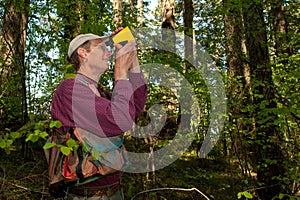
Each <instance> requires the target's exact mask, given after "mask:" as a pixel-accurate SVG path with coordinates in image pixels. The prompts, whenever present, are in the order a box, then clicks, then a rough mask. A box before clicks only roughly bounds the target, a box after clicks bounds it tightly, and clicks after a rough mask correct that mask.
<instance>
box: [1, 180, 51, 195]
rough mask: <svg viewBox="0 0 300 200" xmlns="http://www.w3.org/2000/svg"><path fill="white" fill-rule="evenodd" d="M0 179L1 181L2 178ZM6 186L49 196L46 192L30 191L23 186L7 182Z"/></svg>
mask: <svg viewBox="0 0 300 200" xmlns="http://www.w3.org/2000/svg"><path fill="white" fill-rule="evenodd" d="M0 179H2V178H0ZM3 181H4V179H3ZM7 184H9V185H12V186H14V187H16V188H19V189H22V190H26V191H29V192H34V193H38V194H42V195H49V193H47V192H41V191H36V190H32V189H29V188H26V187H24V186H21V185H17V184H15V183H10V182H7Z"/></svg>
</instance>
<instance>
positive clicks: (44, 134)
mask: <svg viewBox="0 0 300 200" xmlns="http://www.w3.org/2000/svg"><path fill="white" fill-rule="evenodd" d="M48 135H49V134H48V133H46V132H45V131H43V132H40V134H39V136H40V137H41V138H43V139H45V138H46V137H48Z"/></svg>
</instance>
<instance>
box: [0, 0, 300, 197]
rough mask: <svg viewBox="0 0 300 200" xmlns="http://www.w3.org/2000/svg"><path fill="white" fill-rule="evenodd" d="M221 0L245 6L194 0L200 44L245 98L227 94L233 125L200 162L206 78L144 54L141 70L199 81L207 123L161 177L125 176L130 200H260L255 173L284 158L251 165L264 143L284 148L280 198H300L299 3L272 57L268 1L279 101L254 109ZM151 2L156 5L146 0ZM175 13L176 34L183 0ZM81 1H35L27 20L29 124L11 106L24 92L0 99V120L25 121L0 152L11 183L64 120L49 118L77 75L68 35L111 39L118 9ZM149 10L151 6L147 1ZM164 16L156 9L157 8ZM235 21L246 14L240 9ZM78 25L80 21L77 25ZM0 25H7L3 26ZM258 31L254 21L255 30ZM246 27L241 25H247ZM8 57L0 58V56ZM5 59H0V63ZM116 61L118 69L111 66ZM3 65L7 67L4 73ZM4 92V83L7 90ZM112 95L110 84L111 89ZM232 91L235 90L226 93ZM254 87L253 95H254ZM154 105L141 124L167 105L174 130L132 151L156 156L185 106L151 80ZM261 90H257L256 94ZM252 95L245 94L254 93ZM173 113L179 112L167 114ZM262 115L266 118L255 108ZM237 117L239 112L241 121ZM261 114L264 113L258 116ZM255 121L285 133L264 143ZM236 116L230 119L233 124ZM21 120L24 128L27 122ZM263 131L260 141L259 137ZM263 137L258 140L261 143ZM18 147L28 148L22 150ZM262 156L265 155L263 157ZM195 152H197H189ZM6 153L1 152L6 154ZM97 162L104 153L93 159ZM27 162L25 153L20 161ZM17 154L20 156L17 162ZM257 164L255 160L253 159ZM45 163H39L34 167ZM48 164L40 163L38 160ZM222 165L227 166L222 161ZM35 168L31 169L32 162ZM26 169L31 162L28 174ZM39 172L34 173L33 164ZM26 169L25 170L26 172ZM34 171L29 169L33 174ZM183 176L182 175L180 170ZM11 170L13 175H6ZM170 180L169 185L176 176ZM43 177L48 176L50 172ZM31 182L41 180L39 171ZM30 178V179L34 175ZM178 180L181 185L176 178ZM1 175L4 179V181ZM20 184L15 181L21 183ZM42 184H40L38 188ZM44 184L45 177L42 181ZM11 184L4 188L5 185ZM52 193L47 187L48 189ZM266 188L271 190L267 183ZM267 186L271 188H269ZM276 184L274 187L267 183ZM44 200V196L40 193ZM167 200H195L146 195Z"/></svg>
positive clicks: (128, 14) (133, 142) (0, 144)
mask: <svg viewBox="0 0 300 200" xmlns="http://www.w3.org/2000/svg"><path fill="white" fill-rule="evenodd" d="M222 2H229V3H231V4H229V5H230V6H229V7H230V8H233V6H234V8H237V10H242V7H241V6H243V5H242V3H241V2H240V1H236V0H232V1H220V0H213V1H208V2H205V1H200V0H197V1H195V2H194V4H195V8H194V9H195V16H194V30H195V38H196V42H197V43H198V44H201V45H202V47H203V49H205V51H207V52H208V53H209V55H211V57H212V58H213V61H214V63H215V64H216V65H217V68H218V70H219V71H220V73H221V74H222V76H223V77H224V82H226V84H227V85H228V86H229V83H230V81H232V82H233V83H234V84H233V86H234V87H233V90H234V91H238V90H239V89H240V88H241V90H240V93H237V94H235V95H232V96H228V99H230V101H229V102H228V108H230V109H229V110H228V113H227V119H228V123H226V127H225V129H224V131H223V133H222V136H221V138H220V140H219V142H218V143H217V145H216V146H215V147H214V149H213V151H212V152H210V154H209V157H208V158H205V159H203V160H201V159H199V158H197V155H196V154H197V151H198V150H199V147H200V146H201V144H202V141H203V138H204V136H205V134H206V131H207V128H208V126H209V123H210V109H211V104H210V96H209V91H208V89H207V86H206V85H205V82H204V80H203V77H201V75H200V73H199V72H198V71H197V70H196V69H195V68H193V67H191V68H188V70H186V71H185V69H184V66H185V64H186V63H185V62H184V60H182V59H181V58H179V57H178V56H176V55H173V54H170V53H167V52H162V51H158V50H156V49H147V50H144V51H139V52H138V53H139V58H140V62H141V64H148V63H160V64H163V65H166V66H169V67H172V68H174V69H175V70H176V71H178V72H179V73H180V74H182V75H183V76H184V77H185V78H186V79H187V80H188V81H189V83H190V84H191V85H192V87H193V90H194V92H195V94H196V96H197V101H198V103H199V106H200V113H199V115H201V119H200V122H199V124H197V125H195V126H196V128H195V130H196V131H195V139H194V142H193V145H192V146H191V147H190V149H189V152H187V155H185V156H183V157H182V158H181V159H180V160H178V161H176V162H175V163H173V164H172V165H171V166H168V167H167V168H165V169H162V170H161V171H157V172H153V173H152V174H151V173H148V174H126V175H125V177H124V179H125V182H128V187H127V188H126V195H127V197H132V196H133V195H134V194H136V193H137V192H140V189H141V188H142V189H149V188H154V187H161V186H165V187H167V186H170V185H172V186H174V187H185V188H190V187H197V188H201V189H202V191H205V193H206V194H209V195H210V198H211V199H234V198H238V199H242V198H248V199H255V198H257V191H258V190H259V188H260V187H259V186H260V184H261V183H257V181H256V179H257V176H256V175H257V171H258V170H259V168H257V166H258V167H260V168H266V169H268V167H269V166H270V165H273V164H276V163H278V160H276V159H275V158H271V157H268V156H267V157H266V158H264V160H263V162H262V163H259V165H257V166H256V168H255V163H252V162H251V160H253V158H252V157H251V156H253V148H255V147H258V146H260V145H262V144H265V145H262V147H263V148H266V147H267V146H266V145H269V144H273V143H278V144H280V145H279V146H278V148H280V150H282V152H283V153H284V159H283V160H282V164H283V166H284V168H285V173H284V174H282V175H280V176H276V177H273V179H276V180H280V181H281V182H282V183H283V186H282V190H281V191H278V195H277V197H274V198H275V199H276V198H277V199H296V198H298V197H297V196H296V195H299V190H300V178H299V173H300V172H299V165H300V154H299V151H300V138H299V131H300V126H299V124H300V109H299V105H300V102H299V101H300V99H299V97H300V95H299V91H300V88H299V87H300V85H299V75H300V71H299V69H300V68H299V66H300V54H299V49H300V46H299V44H300V37H299V2H297V1H286V2H285V4H284V5H285V17H286V20H287V22H288V26H289V32H288V33H287V34H286V35H283V37H284V38H287V41H288V42H287V43H286V44H285V45H284V46H283V49H282V51H281V52H279V53H278V52H277V51H275V49H276V46H275V43H276V40H275V35H276V34H275V32H274V30H275V29H274V26H275V25H274V19H273V18H272V12H271V10H272V8H274V6H275V5H277V3H278V2H279V1H276V0H272V1H264V2H263V1H261V2H263V8H264V15H263V17H264V19H265V22H266V24H265V25H266V30H267V32H266V34H267V37H268V43H267V44H264V45H266V46H267V47H268V49H269V54H270V55H269V59H270V64H271V67H272V68H271V69H272V81H273V83H274V86H275V97H274V99H272V102H271V101H268V100H263V101H261V102H260V103H259V104H257V105H254V104H253V101H252V100H253V98H258V97H262V96H261V94H259V93H256V91H254V90H253V91H251V90H248V88H246V87H244V85H243V83H242V80H243V78H244V77H243V75H241V77H239V76H234V77H231V75H230V74H228V73H227V71H228V68H227V67H228V63H227V60H226V59H227V58H228V52H227V51H226V42H227V41H226V40H227V38H226V37H225V34H224V15H225V14H226V12H227V10H226V8H225V7H224V4H222ZM144 3H149V2H147V1H146V2H144ZM177 4H178V5H177V7H176V16H178V18H177V19H176V23H177V30H178V31H182V30H183V29H184V27H183V25H182V21H183V20H182V17H180V16H181V15H182V10H181V8H182V6H180V5H182V1H177ZM75 5H80V6H81V7H80V9H82V10H81V12H78V13H76V12H75V10H76V9H70V6H74V2H72V1H69V0H50V1H39V0H32V1H30V9H29V10H30V14H29V23H28V27H27V30H26V31H27V38H26V57H25V66H26V69H25V70H26V90H27V94H26V95H27V103H28V108H27V112H28V116H29V118H28V119H27V121H26V122H25V123H24V124H25V125H23V124H22V122H21V121H22V120H21V119H20V118H19V116H21V115H22V114H21V111H20V110H17V109H16V108H14V105H15V104H16V102H19V99H18V96H11V97H10V101H9V102H8V101H6V100H5V99H3V98H1V103H2V104H3V105H5V108H7V109H8V110H9V111H10V112H8V113H9V115H5V116H4V115H3V116H2V112H1V109H0V114H1V118H3V119H9V120H13V119H15V124H17V125H20V127H18V128H17V129H16V127H15V126H12V125H11V124H0V126H1V127H0V153H1V159H2V158H3V159H2V160H1V162H0V166H1V169H2V171H1V173H0V175H1V176H0V178H2V179H3V178H7V175H6V174H5V171H9V169H10V168H14V167H13V165H14V163H17V162H18V161H19V160H18V159H17V155H18V152H21V154H23V155H24V154H28V150H29V149H32V148H33V149H34V148H37V150H35V152H39V151H41V149H42V147H43V145H44V142H45V139H46V138H47V137H48V136H49V134H50V133H51V131H52V129H53V128H54V127H59V126H60V124H59V122H53V121H51V118H50V105H51V99H52V96H53V93H54V91H55V88H56V87H57V85H58V84H59V82H60V81H61V80H62V79H65V78H69V77H71V76H73V73H74V70H73V68H72V67H71V66H70V65H68V64H67V63H66V59H65V57H66V52H67V45H68V43H69V42H70V38H69V37H67V36H68V35H67V30H66V29H67V28H66V27H68V26H70V25H72V23H76V24H77V25H78V27H79V32H81V33H85V32H93V33H97V34H99V35H104V34H109V33H110V32H111V31H112V30H114V28H115V27H114V22H113V16H112V15H113V12H112V4H111V2H110V1H107V0H104V1H99V0H96V1H82V0H76V1H75ZM145 5H147V4H145ZM0 6H1V9H0V16H1V17H2V16H3V6H4V3H0ZM123 8H124V9H123V10H122V14H123V17H124V19H126V20H123V21H124V24H123V25H124V26H130V27H137V26H138V22H137V20H136V15H137V12H138V10H137V8H136V7H135V6H133V7H132V5H131V4H130V3H129V2H127V1H126V2H125V1H124V2H123ZM157 10H158V8H157ZM157 10H156V12H155V16H156V18H154V19H151V21H147V20H146V21H145V22H144V26H148V25H150V24H151V23H152V24H155V25H160V22H159V20H160V14H159V12H158V11H157ZM147 13H149V10H148V7H147V6H145V8H144V15H146V14H147ZM233 16H234V18H238V17H240V15H237V14H235V13H233ZM70 18H73V20H74V21H75V22H73V21H72V22H70V21H69V20H68V19H70ZM78 18H79V19H81V20H77V19H78ZM0 22H2V21H0ZM252 25H253V24H252ZM243 28H244V27H242V29H243ZM246 54H247V53H244V54H242V55H238V57H239V58H241V59H242V60H243V62H244V63H246V64H248V63H249V62H250V61H251V60H249V57H248V56H247V55H246ZM0 57H1V56H0ZM2 59H3V58H2V57H1V59H0V60H2ZM111 65H113V63H111ZM1 70H2V66H0V72H2V71H1ZM112 77H113V76H112V72H111V71H109V72H108V73H106V74H105V75H104V76H103V77H102V79H101V83H103V84H104V85H109V86H112V81H113V78H112ZM18 81H19V79H15V80H13V81H11V82H7V83H5V87H6V88H7V89H8V90H9V89H12V88H13V86H14V85H15V84H16V83H18ZM253 86H262V87H263V88H267V86H268V85H266V83H264V82H262V81H258V80H252V87H253ZM1 88H2V87H1ZM107 89H109V90H111V89H112V88H111V87H110V88H107ZM228 90H229V89H228ZM249 91H250V92H249ZM1 92H2V91H1ZM148 92H149V94H148V99H147V105H146V108H145V112H144V115H143V116H141V117H140V118H139V119H137V124H140V125H147V124H148V123H149V116H148V114H147V110H148V109H150V108H151V107H152V106H153V105H155V104H160V105H163V109H165V110H166V113H167V119H168V121H167V122H168V124H167V125H166V126H165V127H164V128H163V129H162V130H161V131H160V132H159V133H158V134H157V135H155V136H153V137H152V138H151V140H150V139H149V140H140V139H136V138H130V137H129V138H128V141H127V142H128V143H129V144H128V149H129V150H132V151H135V152H149V150H150V149H152V150H156V149H159V148H162V147H164V146H165V145H167V144H169V143H170V141H171V140H172V139H173V137H174V135H175V134H176V133H177V131H178V128H177V127H178V119H179V117H180V112H179V111H180V108H179V104H178V99H177V97H176V95H175V94H174V93H173V92H172V91H171V90H169V89H168V88H166V87H162V86H161V85H158V84H155V83H151V84H149V87H148ZM227 92H228V95H231V93H230V91H227ZM253 92H254V93H253ZM247 93H248V94H247ZM274 102H275V104H276V106H275V107H272V108H270V107H269V106H270V104H271V103H274ZM170 108H172V109H170ZM256 109H259V110H260V112H259V113H258V112H256V111H257V110H256ZM237 113H238V115H237ZM254 114H258V115H254ZM254 116H256V117H258V118H259V120H257V121H255V122H256V126H259V127H260V128H263V126H266V127H271V126H273V127H276V130H277V132H278V133H279V134H280V136H281V137H278V138H280V140H278V138H277V137H268V138H266V135H267V134H265V133H256V132H255V128H257V127H254V126H253V124H254ZM231 119H233V120H232V121H231V122H232V123H231V122H230V123H229V120H231ZM21 124H22V125H21ZM259 134H261V135H259ZM258 136H259V137H261V138H260V139H258V138H259V137H258ZM55 145H56V144H53V143H47V144H45V145H44V148H51V147H52V146H55ZM77 145H78V144H77V143H76V142H75V141H73V140H69V141H68V142H67V144H66V146H64V145H62V146H60V148H61V151H62V152H63V153H64V154H66V155H67V154H69V153H70V151H71V150H73V149H74V148H77ZM20 147H22V148H21V149H20ZM261 152H262V151H261ZM94 153H95V154H97V152H94ZM189 153H190V154H189ZM2 154H3V155H4V156H2ZM7 154H10V155H13V156H16V157H15V159H17V161H15V160H13V159H14V158H12V157H8V155H7ZM96 156H97V155H96ZM20 157H21V156H20ZM42 157H43V155H39V156H38V157H36V158H35V159H36V160H35V162H33V163H32V162H28V163H26V162H24V163H23V164H22V166H20V167H19V168H18V171H25V172H26V171H27V170H29V171H30V168H32V169H35V167H38V166H35V165H34V164H35V163H36V162H37V163H39V162H43V161H44V162H45V160H43V159H41V158H42ZM5 158H8V159H9V162H10V161H11V163H9V162H6V161H4V160H5ZM18 158H19V157H18ZM255 159H257V158H254V160H255ZM37 160H39V161H37ZM41 160H43V161H41ZM224 160H225V161H224ZM26 165H28V167H27V166H26ZM24 166H26V167H25V168H26V169H25V170H24ZM32 166H34V167H32ZM41 166H43V168H42V169H39V170H38V171H39V172H40V170H41V171H44V170H46V164H45V163H43V164H42V165H41ZM25 172H24V173H25ZM30 172H32V171H30ZM178 172H180V173H178ZM11 174H13V173H12V172H11V171H9V175H11ZM13 175H14V176H12V178H11V179H8V178H7V179H6V180H9V182H5V181H6V180H5V181H4V182H5V183H7V184H8V183H10V184H11V183H13V184H15V185H17V184H19V183H20V184H23V183H26V184H28V182H27V181H26V182H22V180H23V179H26V180H27V178H24V177H26V176H25V175H24V174H20V177H16V176H17V175H18V174H13ZM170 175H171V177H172V180H171V179H170ZM45 176H46V175H45ZM32 177H35V175H33V176H32ZM32 177H28V179H32ZM174 177H175V180H174ZM2 179H1V180H2ZM14 179H15V181H14ZM39 181H40V180H38V181H37V183H39ZM46 181H47V178H44V179H43V180H42V182H46ZM40 182H41V181H40ZM4 185H5V184H4ZM15 185H14V186H12V185H10V186H11V187H9V186H7V185H5V186H2V185H1V188H0V194H1V195H2V194H4V193H2V191H4V189H5V188H9V189H11V190H10V193H5V195H6V196H5V197H7V196H10V197H11V196H13V195H16V194H17V193H18V191H20V190H21V189H20V188H19V190H18V189H15ZM28 185H29V186H28V188H31V187H32V186H34V185H35V183H29V184H28ZM43 187H44V188H47V184H45V185H43ZM261 187H265V186H261ZM266 187H268V186H266ZM270 187H271V186H270ZM30 195H31V194H30V192H29V193H27V194H26V195H25V196H26V197H25V198H24V196H22V195H20V194H18V196H17V197H16V198H18V197H19V198H23V199H26V198H27V199H29V198H30V197H29V196H30ZM43 195H44V196H45V195H46V196H47V194H44V193H43V194H42V195H41V196H43ZM154 196H155V197H156V198H161V199H191V195H190V194H181V193H180V194H179V193H177V192H167V193H164V192H163V193H161V192H159V193H151V194H149V195H148V196H147V198H149V199H150V198H154Z"/></svg>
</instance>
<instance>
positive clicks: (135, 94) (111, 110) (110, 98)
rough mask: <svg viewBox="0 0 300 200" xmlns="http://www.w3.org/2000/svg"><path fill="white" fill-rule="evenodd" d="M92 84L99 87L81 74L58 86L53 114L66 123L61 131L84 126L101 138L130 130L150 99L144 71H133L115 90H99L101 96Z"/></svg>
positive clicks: (103, 181)
mask: <svg viewBox="0 0 300 200" xmlns="http://www.w3.org/2000/svg"><path fill="white" fill-rule="evenodd" d="M88 84H93V85H95V86H96V87H98V84H97V83H96V82H95V81H94V80H92V79H90V78H88V77H86V76H84V75H82V74H77V75H76V78H71V79H66V80H64V81H62V82H61V83H60V84H59V86H58V87H57V89H56V91H55V94H54V97H53V100H52V109H51V115H52V119H53V120H59V121H61V122H62V127H61V128H60V129H58V131H59V132H61V133H62V132H64V131H67V129H68V128H74V127H80V128H83V129H85V130H88V131H90V132H92V133H94V134H96V135H98V136H100V137H106V136H108V137H109V136H116V135H120V134H123V133H124V132H126V131H128V130H130V129H131V128H132V125H133V122H134V119H135V117H137V116H138V115H139V114H140V113H141V111H142V110H143V108H144V105H145V102H146V99H147V85H146V81H145V79H144V76H143V74H142V73H129V80H118V81H116V82H115V83H114V91H113V93H108V92H105V91H101V90H100V89H99V91H100V93H101V94H102V95H101V96H97V95H96V94H95V93H94V92H93V91H92V90H91V89H90V87H89V85H88ZM98 88H99V87H98ZM120 176H121V173H117V174H114V175H110V176H105V177H104V178H101V179H98V180H96V181H94V182H91V183H88V184H87V186H101V185H109V184H112V183H115V182H117V181H119V179H120Z"/></svg>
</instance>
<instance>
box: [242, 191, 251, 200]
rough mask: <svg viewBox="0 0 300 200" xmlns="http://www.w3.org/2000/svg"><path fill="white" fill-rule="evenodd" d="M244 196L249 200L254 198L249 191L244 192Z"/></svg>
mask: <svg viewBox="0 0 300 200" xmlns="http://www.w3.org/2000/svg"><path fill="white" fill-rule="evenodd" d="M243 195H244V196H245V197H246V198H248V199H252V198H253V196H252V194H250V193H249V192H247V191H245V192H243Z"/></svg>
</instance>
